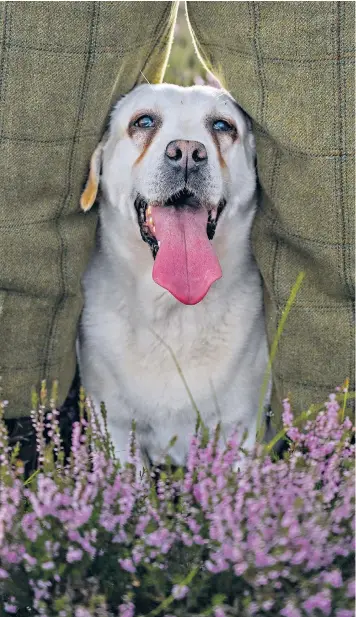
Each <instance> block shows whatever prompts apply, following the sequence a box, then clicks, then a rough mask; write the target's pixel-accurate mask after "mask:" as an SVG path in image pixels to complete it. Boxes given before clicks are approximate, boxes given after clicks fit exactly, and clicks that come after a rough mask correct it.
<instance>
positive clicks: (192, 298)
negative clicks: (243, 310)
mask: <svg viewBox="0 0 356 617" xmlns="http://www.w3.org/2000/svg"><path fill="white" fill-rule="evenodd" d="M135 207H136V211H137V216H138V223H139V227H140V232H141V237H142V239H143V241H144V242H146V243H147V244H148V245H149V247H150V249H151V252H152V255H153V258H154V265H153V271H152V277H153V280H154V281H155V282H156V283H157V284H158V285H160V286H161V287H164V288H165V289H167V290H168V291H169V292H170V293H171V294H172V295H173V296H174V297H175V298H177V300H179V301H180V302H183V303H184V304H197V303H198V302H200V301H201V300H202V299H203V298H204V297H205V295H206V294H207V292H208V291H209V289H210V287H211V285H212V284H213V283H214V282H215V281H216V280H217V279H219V278H221V276H222V272H221V268H220V264H219V261H218V259H217V256H216V254H215V251H214V248H213V246H212V244H211V240H212V239H213V237H214V234H215V230H216V226H217V223H218V220H219V217H220V214H221V212H222V211H223V209H224V207H225V201H224V200H221V201H220V202H219V204H218V206H217V207H214V208H213V207H211V208H207V207H206V206H205V205H204V204H203V203H202V202H201V201H200V200H199V198H198V197H197V196H196V195H194V194H193V193H191V192H190V191H188V190H187V189H184V190H182V191H179V192H178V193H175V194H173V195H171V196H170V197H169V199H167V200H166V201H165V202H164V203H159V202H157V201H155V202H149V201H147V200H145V199H144V198H143V197H141V196H138V197H137V199H136V201H135Z"/></svg>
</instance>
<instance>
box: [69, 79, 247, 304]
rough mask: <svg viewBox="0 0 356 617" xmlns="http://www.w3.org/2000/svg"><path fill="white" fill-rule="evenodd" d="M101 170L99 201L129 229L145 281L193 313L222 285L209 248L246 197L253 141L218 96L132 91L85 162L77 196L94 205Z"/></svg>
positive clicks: (227, 100) (173, 89)
mask: <svg viewBox="0 0 356 617" xmlns="http://www.w3.org/2000/svg"><path fill="white" fill-rule="evenodd" d="M101 166H102V177H101V185H102V190H103V194H104V196H105V200H106V201H107V202H108V203H109V205H110V206H111V207H113V208H116V209H117V210H118V212H119V215H120V221H121V222H120V225H128V224H131V225H133V226H134V227H135V230H136V233H137V237H138V238H139V237H140V236H141V239H142V240H144V241H145V242H146V243H147V245H148V246H149V247H150V249H151V252H152V256H153V258H154V259H155V262H154V266H153V279H154V280H155V281H156V282H157V283H158V284H159V285H161V286H162V287H165V288H166V289H168V290H169V291H170V292H171V293H172V294H173V295H174V296H175V297H176V298H177V299H178V300H180V301H181V302H183V303H185V304H196V303H197V302H199V301H200V300H201V299H202V298H203V297H204V296H205V295H206V293H207V291H208V289H209V288H210V285H211V284H212V283H213V282H214V281H215V280H217V279H218V278H220V276H221V275H222V273H221V269H220V265H219V262H218V260H217V258H216V255H215V253H214V249H213V245H212V243H211V240H212V238H213V236H214V233H215V230H216V227H217V225H218V224H219V217H220V216H221V214H222V213H223V215H224V217H226V218H228V219H230V218H231V219H232V218H233V216H234V214H236V211H237V210H238V209H239V207H244V206H245V205H246V203H248V202H249V200H250V199H251V197H252V195H253V193H254V190H255V169H254V140H253V136H252V133H251V131H250V130H249V127H248V124H247V121H246V118H245V116H244V114H243V113H242V111H241V110H240V109H239V108H238V106H237V105H236V103H235V102H234V100H233V99H232V97H231V96H230V95H229V94H228V93H227V92H225V91H222V90H216V89H214V88H210V87H205V86H203V87H202V86H194V87H191V88H183V87H179V86H173V85H170V84H161V85H155V86H151V85H148V84H147V85H142V86H139V87H137V88H135V89H134V90H133V91H132V92H131V93H130V94H128V95H127V96H126V97H124V98H123V99H122V100H120V101H119V103H118V104H117V105H116V107H115V108H114V111H113V114H112V118H111V123H110V128H109V131H108V133H107V134H106V136H105V137H104V140H103V142H102V143H101V144H99V146H98V149H97V150H96V152H95V153H94V155H93V157H92V164H91V172H90V176H89V181H88V184H87V187H86V189H85V191H84V193H83V195H82V200H81V206H82V208H83V209H84V210H87V209H89V208H90V207H91V205H92V204H93V203H94V201H95V197H96V191H97V187H98V183H99V173H100V167H101Z"/></svg>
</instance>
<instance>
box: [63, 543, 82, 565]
mask: <svg viewBox="0 0 356 617" xmlns="http://www.w3.org/2000/svg"><path fill="white" fill-rule="evenodd" d="M82 557H83V551H82V550H81V549H80V548H74V547H73V546H70V547H69V549H68V551H67V556H66V560H67V562H68V563H74V562H75V561H80V560H81V558H82Z"/></svg>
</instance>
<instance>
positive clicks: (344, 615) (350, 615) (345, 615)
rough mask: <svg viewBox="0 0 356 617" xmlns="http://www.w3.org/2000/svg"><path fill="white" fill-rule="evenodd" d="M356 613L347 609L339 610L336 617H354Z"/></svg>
mask: <svg viewBox="0 0 356 617" xmlns="http://www.w3.org/2000/svg"><path fill="white" fill-rule="evenodd" d="M354 615H355V612H354V611H351V610H349V609H347V608H339V609H338V610H337V611H336V614H335V617H354Z"/></svg>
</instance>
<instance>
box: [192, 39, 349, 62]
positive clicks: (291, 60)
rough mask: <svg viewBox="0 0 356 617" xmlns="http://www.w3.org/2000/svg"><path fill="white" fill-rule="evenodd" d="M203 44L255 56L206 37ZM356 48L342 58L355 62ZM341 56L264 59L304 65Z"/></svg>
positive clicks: (335, 59) (330, 60)
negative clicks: (208, 39) (213, 41)
mask: <svg viewBox="0 0 356 617" xmlns="http://www.w3.org/2000/svg"><path fill="white" fill-rule="evenodd" d="M201 44H202V45H206V46H207V47H211V48H214V47H215V48H216V49H220V50H223V51H226V50H227V51H230V52H232V53H234V54H236V55H238V56H243V57H245V58H249V59H251V58H253V57H254V54H251V53H248V52H247V51H244V50H242V49H236V48H235V47H230V46H229V45H225V44H224V45H221V44H220V43H212V42H210V41H206V40H204V39H201ZM355 51H356V49H355V48H352V49H350V50H346V51H345V55H344V56H342V60H344V61H345V62H347V61H348V62H349V63H350V64H353V62H354V58H355ZM339 59H340V58H339V56H334V55H331V56H324V57H323V58H312V59H309V58H305V59H302V58H275V57H271V56H263V61H264V62H271V63H277V64H283V63H286V64H296V65H303V64H318V63H319V62H339Z"/></svg>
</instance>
